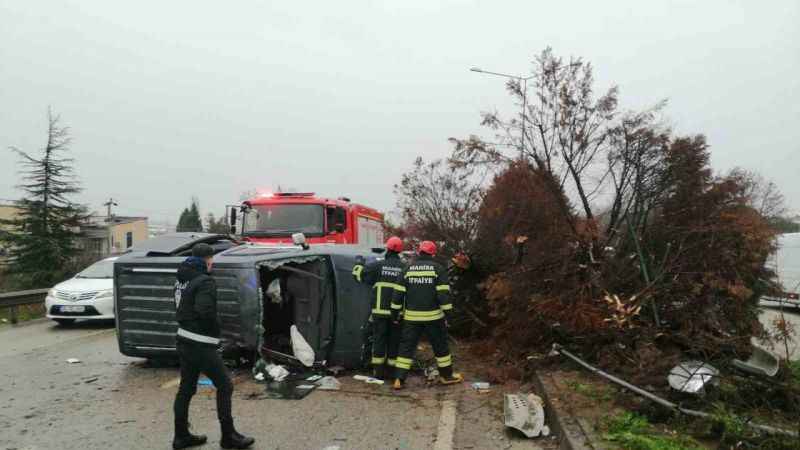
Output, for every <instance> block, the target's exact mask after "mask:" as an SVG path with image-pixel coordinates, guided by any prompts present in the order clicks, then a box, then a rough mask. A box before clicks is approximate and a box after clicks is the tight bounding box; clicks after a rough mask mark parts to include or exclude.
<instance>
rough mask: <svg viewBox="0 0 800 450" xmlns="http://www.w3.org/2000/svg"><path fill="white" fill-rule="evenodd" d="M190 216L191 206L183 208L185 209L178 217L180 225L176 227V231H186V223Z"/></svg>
mask: <svg viewBox="0 0 800 450" xmlns="http://www.w3.org/2000/svg"><path fill="white" fill-rule="evenodd" d="M188 216H189V208H183V211H182V212H181V216H180V218H179V219H178V226H177V227H176V228H175V231H178V232H181V231H186V227H187V226H188V225H187V224H186V223H187V218H188Z"/></svg>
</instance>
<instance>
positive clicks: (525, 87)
mask: <svg viewBox="0 0 800 450" xmlns="http://www.w3.org/2000/svg"><path fill="white" fill-rule="evenodd" d="M469 70H470V71H472V72H477V73H485V74H487V75H495V76H498V77H503V78H511V79H513V80H517V81H519V83H520V88H522V127H521V129H522V136H521V137H520V147H519V156H520V159H522V156H523V155H524V154H525V125H526V120H525V118H526V117H527V116H528V80H530V79H531V78H533V77H534V75H531V76H529V77H521V76H519V75H509V74H506V73H500V72H490V71H488V70H483V69H481V68H479V67H473V68H471V69H469Z"/></svg>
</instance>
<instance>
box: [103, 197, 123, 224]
mask: <svg viewBox="0 0 800 450" xmlns="http://www.w3.org/2000/svg"><path fill="white" fill-rule="evenodd" d="M103 206H105V207H106V208H108V209H107V211H108V212H107V214H106V222H111V207H112V206H119V204H117V202H115V201H114V199H113V198H109V199H108V201H107V202H105V203H103Z"/></svg>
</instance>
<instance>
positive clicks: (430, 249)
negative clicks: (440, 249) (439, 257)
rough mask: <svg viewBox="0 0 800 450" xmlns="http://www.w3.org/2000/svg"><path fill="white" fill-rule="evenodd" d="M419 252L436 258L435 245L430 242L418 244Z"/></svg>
mask: <svg viewBox="0 0 800 450" xmlns="http://www.w3.org/2000/svg"><path fill="white" fill-rule="evenodd" d="M419 252H420V253H427V254H429V255H431V256H436V244H434V243H433V242H432V241H422V243H420V244H419Z"/></svg>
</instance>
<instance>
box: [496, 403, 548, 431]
mask: <svg viewBox="0 0 800 450" xmlns="http://www.w3.org/2000/svg"><path fill="white" fill-rule="evenodd" d="M503 411H504V414H503V419H504V422H505V425H506V426H507V427H509V428H513V429H515V430H519V431H521V432H522V434H524V435H525V436H526V437H528V438H534V437H538V436H549V435H550V427H548V426H547V425H545V424H544V402H543V401H542V399H541V397H539V396H538V395H536V394H528V395H527V396H525V395H524V394H506V396H505V399H504V405H503Z"/></svg>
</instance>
